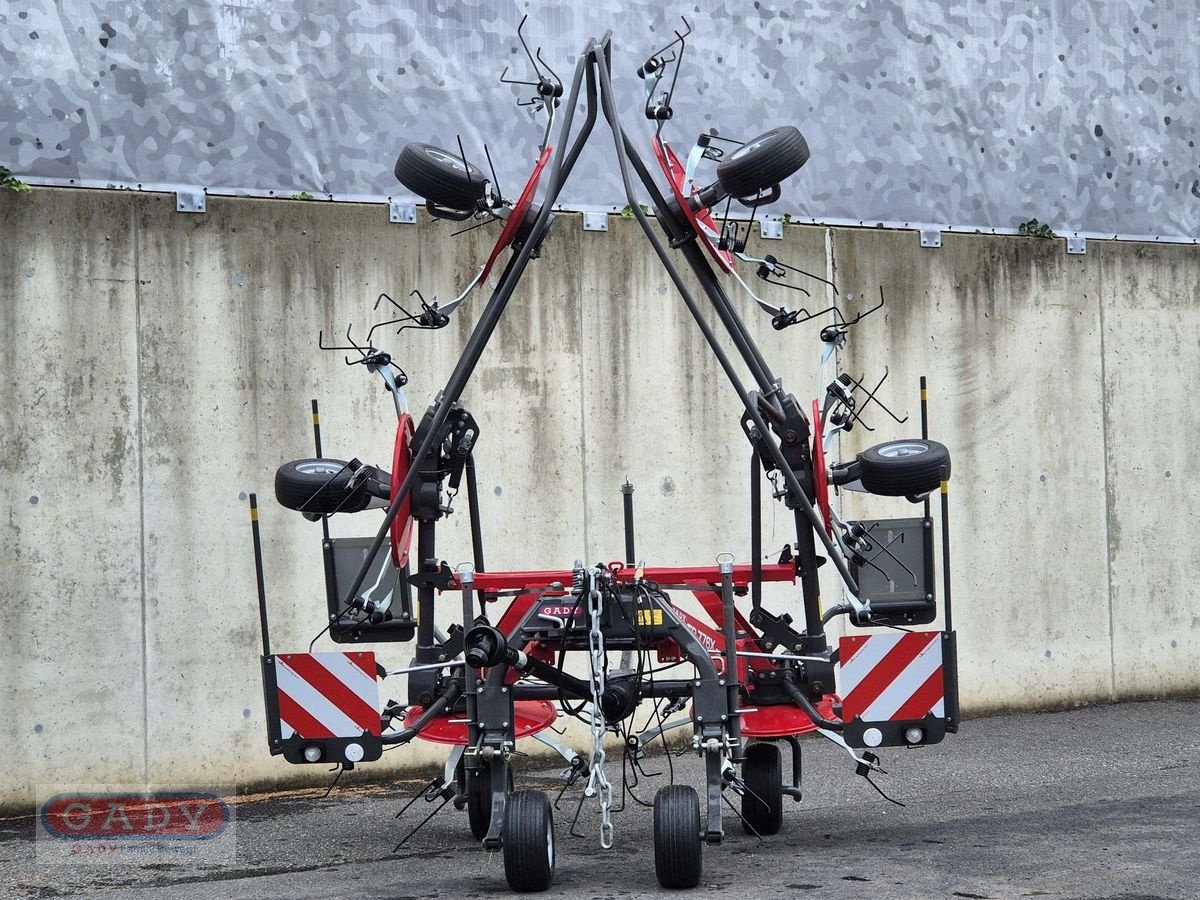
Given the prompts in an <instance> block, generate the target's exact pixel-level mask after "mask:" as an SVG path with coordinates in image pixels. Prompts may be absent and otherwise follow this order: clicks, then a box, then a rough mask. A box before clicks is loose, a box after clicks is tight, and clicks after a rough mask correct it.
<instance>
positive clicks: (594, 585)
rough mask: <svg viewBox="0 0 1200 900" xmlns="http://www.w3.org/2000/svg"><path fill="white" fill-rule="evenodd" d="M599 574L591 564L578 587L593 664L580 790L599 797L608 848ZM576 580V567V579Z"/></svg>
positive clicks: (604, 842)
mask: <svg viewBox="0 0 1200 900" xmlns="http://www.w3.org/2000/svg"><path fill="white" fill-rule="evenodd" d="M600 575H601V570H600V569H597V568H591V569H589V570H588V571H587V576H586V581H584V582H583V584H581V585H580V587H581V588H583V587H586V589H587V592H588V650H589V652H590V654H591V657H590V658H591V668H592V678H591V686H592V715H591V719H592V758H591V764H590V771H589V773H588V783H587V787H586V788H585V789H584V792H583V793H584V796H586V797H595V796H597V795H599V797H600V817H601V818H600V847H601V848H602V849H604V850H610V849H612V845H613V825H612V785H610V784H609V783H608V777H607V776H606V775H605V774H604V762H605V753H604V732H605V730H606V729H605V723H604V711H603V708H602V707H601V705H600V700H601V698H602V697H603V696H604V691H605V690H606V687H607V686H606V684H605V679H604V667H605V650H604V635H603V633H602V632H601V631H600V615H601V613H602V611H603V608H602V602H601V600H602V598H601V596H600V587H599V581H598V579H599V577H600ZM579 582H580V579H579V578H578V571H577V577H576V583H577V584H579Z"/></svg>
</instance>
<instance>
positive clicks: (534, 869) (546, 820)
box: [504, 791, 554, 893]
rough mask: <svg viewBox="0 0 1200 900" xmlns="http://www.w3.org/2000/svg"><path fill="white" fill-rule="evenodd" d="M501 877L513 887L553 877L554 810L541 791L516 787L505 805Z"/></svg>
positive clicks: (546, 883)
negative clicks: (502, 875) (515, 790)
mask: <svg viewBox="0 0 1200 900" xmlns="http://www.w3.org/2000/svg"><path fill="white" fill-rule="evenodd" d="M504 877H505V878H506V879H507V880H508V886H509V887H510V888H512V889H513V890H514V891H519V892H526V893H528V892H533V891H544V890H546V889H547V888H548V887H550V883H551V882H552V881H554V813H553V810H552V809H551V808H550V798H549V797H547V796H546V794H545V792H544V791H517V792H515V793H514V794H513V795H512V796H511V797H509V798H508V803H507V805H506V806H505V807H504Z"/></svg>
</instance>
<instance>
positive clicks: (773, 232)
mask: <svg viewBox="0 0 1200 900" xmlns="http://www.w3.org/2000/svg"><path fill="white" fill-rule="evenodd" d="M758 233H759V234H760V235H762V237H763V239H764V240H768V241H782V240H783V222H782V221H780V220H779V219H763V220H762V221H761V222H759V223H758Z"/></svg>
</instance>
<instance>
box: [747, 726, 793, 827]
mask: <svg viewBox="0 0 1200 900" xmlns="http://www.w3.org/2000/svg"><path fill="white" fill-rule="evenodd" d="M742 780H743V781H744V782H746V793H745V794H744V795H743V796H742V820H743V821H742V828H743V829H745V831H746V834H778V833H779V829H780V828H782V827H783V757H782V755H781V754H780V752H779V747H778V746H777V745H775V744H769V743H756V744H751V745H750V746H749V747H747V748H746V761H745V762H743V763H742Z"/></svg>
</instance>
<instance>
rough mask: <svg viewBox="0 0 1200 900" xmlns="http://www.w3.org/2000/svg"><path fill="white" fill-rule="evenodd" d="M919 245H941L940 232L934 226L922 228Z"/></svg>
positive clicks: (931, 246)
mask: <svg viewBox="0 0 1200 900" xmlns="http://www.w3.org/2000/svg"><path fill="white" fill-rule="evenodd" d="M921 246H922V247H930V248H937V247H940V246H942V233H941V232H940V231H939V230H938V229H936V228H922V229H921Z"/></svg>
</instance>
